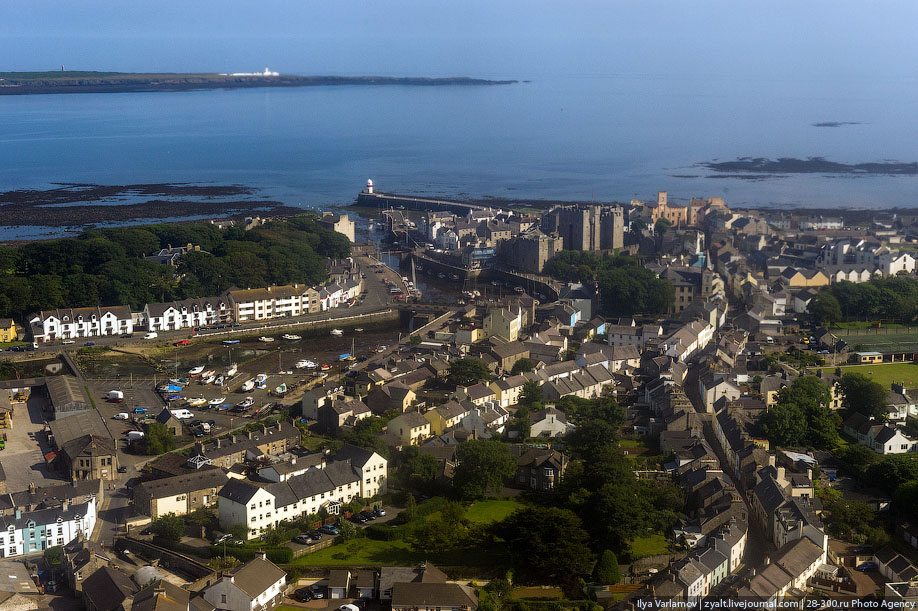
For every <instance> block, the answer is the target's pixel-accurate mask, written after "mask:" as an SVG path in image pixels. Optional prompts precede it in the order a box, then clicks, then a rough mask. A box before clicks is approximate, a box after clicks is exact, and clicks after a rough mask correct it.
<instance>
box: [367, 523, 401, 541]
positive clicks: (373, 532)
mask: <svg viewBox="0 0 918 611" xmlns="http://www.w3.org/2000/svg"><path fill="white" fill-rule="evenodd" d="M363 532H364V534H365V535H366V537H367V539H376V540H377V541H398V540H400V539H404V538H405V537H407V536H408V533H409V532H411V524H402V525H401V526H386V525H385V524H370V525H369V526H367V527H366V528H364V529H363Z"/></svg>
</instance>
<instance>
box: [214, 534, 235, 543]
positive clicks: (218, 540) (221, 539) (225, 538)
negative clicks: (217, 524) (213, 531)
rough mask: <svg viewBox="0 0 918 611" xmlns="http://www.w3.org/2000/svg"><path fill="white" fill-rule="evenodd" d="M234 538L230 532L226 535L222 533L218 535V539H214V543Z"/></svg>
mask: <svg viewBox="0 0 918 611" xmlns="http://www.w3.org/2000/svg"><path fill="white" fill-rule="evenodd" d="M232 539H233V535H231V534H230V533H226V534H225V535H221V536H219V537H217V538H216V539H214V545H219V544H221V543H223V542H224V541H231V540H232Z"/></svg>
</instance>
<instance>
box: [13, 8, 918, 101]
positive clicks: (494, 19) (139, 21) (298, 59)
mask: <svg viewBox="0 0 918 611" xmlns="http://www.w3.org/2000/svg"><path fill="white" fill-rule="evenodd" d="M916 21H918V3H915V2H913V1H911V0H908V1H898V2H883V1H880V2H870V3H868V2H862V1H851V0H840V1H827V0H816V1H807V2H800V1H799V0H793V1H773V2H758V1H748V2H747V1H743V2H736V1H735V0H730V1H724V0H711V1H704V2H702V1H685V0H665V1H660V0H640V1H616V0H602V1H596V0H584V1H573V2H558V1H557V0H554V1H545V0H529V1H525V2H523V1H516V0H506V1H504V0H460V1H457V2H446V1H442V0H376V1H357V0H336V1H329V0H323V1H321V2H317V1H312V0H273V1H272V0H264V1H255V0H194V1H193V2H189V1H188V0H181V1H175V0H159V1H157V2H131V1H127V2H125V1H123V0H119V1H117V2H114V1H103V0H80V1H79V2H73V1H72V0H65V1H60V0H35V1H32V2H9V3H6V6H4V11H3V26H2V32H0V45H2V49H3V53H2V55H0V70H3V71H19V70H22V71H31V70H55V69H60V66H61V65H64V66H65V67H66V68H67V69H73V70H106V71H108V70H114V71H125V72H142V71H149V72H157V71H162V72H226V71H249V70H252V71H254V70H261V69H263V68H264V67H265V66H269V67H270V68H271V69H272V70H278V71H280V72H284V73H290V74H342V75H359V74H378V75H392V76H472V77H481V78H489V77H491V78H521V79H524V78H533V79H536V78H551V77H558V76H568V77H579V78H591V77H604V76H635V77H640V78H648V77H651V78H652V77H653V76H660V77H666V78H672V77H674V76H683V75H684V76H685V78H686V79H687V87H688V86H691V85H690V84H689V83H688V82H689V81H691V80H693V79H696V78H698V77H707V78H732V79H736V78H756V79H768V78H774V79H787V78H790V79H809V80H813V81H814V82H816V83H818V82H819V79H821V78H834V77H837V76H839V75H844V76H845V77H847V78H855V79H857V78H870V79H877V78H879V79H903V78H907V79H913V78H915V75H914V73H913V72H911V70H910V68H911V67H912V66H914V65H916V61H915V60H916V59H918V57H916V55H918V44H916V42H915V39H914V33H913V28H914V23H916Z"/></svg>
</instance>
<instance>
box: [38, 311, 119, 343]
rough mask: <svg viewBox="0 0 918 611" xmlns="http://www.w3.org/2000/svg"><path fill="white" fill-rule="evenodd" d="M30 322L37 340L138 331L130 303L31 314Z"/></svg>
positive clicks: (45, 340) (49, 340)
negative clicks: (127, 304)
mask: <svg viewBox="0 0 918 611" xmlns="http://www.w3.org/2000/svg"><path fill="white" fill-rule="evenodd" d="M29 325H30V326H31V329H32V336H33V337H34V339H35V341H36V342H45V343H47V342H53V341H57V340H61V339H76V338H81V337H100V336H105V335H122V334H124V333H133V332H134V322H133V319H132V318H131V309H130V308H129V307H128V306H111V307H104V308H99V307H96V308H70V309H59V310H49V311H42V312H38V313H37V314H33V315H32V316H30V317H29Z"/></svg>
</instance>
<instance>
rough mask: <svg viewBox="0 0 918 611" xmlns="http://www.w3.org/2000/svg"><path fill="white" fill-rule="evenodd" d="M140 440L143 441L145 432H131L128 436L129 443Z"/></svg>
mask: <svg viewBox="0 0 918 611" xmlns="http://www.w3.org/2000/svg"><path fill="white" fill-rule="evenodd" d="M138 439H143V431H131V432H130V433H128V434H127V440H128V441H129V442H131V441H137V440H138Z"/></svg>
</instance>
